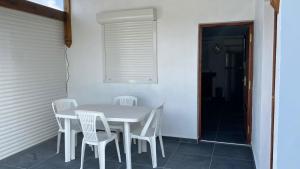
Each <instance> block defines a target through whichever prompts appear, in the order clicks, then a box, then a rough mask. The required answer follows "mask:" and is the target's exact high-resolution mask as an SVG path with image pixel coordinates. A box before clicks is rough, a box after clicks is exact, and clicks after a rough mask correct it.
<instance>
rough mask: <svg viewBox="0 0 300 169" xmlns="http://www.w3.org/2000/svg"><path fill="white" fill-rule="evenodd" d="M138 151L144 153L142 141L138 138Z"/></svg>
mask: <svg viewBox="0 0 300 169" xmlns="http://www.w3.org/2000/svg"><path fill="white" fill-rule="evenodd" d="M138 153H139V154H141V153H142V141H141V140H138Z"/></svg>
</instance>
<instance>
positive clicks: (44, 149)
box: [0, 138, 255, 169]
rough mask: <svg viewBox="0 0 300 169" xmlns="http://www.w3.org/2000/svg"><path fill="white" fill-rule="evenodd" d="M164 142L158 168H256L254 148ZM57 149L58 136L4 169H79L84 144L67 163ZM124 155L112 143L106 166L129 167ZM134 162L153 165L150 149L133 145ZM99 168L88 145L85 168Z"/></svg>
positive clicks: (1, 164)
mask: <svg viewBox="0 0 300 169" xmlns="http://www.w3.org/2000/svg"><path fill="white" fill-rule="evenodd" d="M62 145H63V144H62ZM78 145H81V144H80V143H79V144H78ZM164 145H165V152H166V158H162V156H161V151H160V147H159V146H158V150H157V152H158V169H255V166H254V162H253V158H252V150H251V148H250V147H245V146H235V145H224V144H213V143H205V142H201V143H199V144H195V143H188V142H186V141H179V140H177V141H176V140H175V139H164ZM121 146H122V145H121ZM121 150H122V149H121ZM148 150H149V149H148ZM55 151H56V139H55V138H53V139H50V140H48V141H46V142H44V143H41V144H39V145H37V146H34V147H32V148H30V149H27V150H25V151H23V152H20V153H18V154H16V155H14V156H11V157H9V158H7V159H4V160H2V161H0V169H79V166H80V146H78V147H77V148H76V160H74V161H72V162H69V163H65V162H64V156H63V146H62V147H61V153H60V154H58V155H56V153H55ZM121 155H122V163H119V162H118V161H117V154H116V149H115V145H114V144H109V145H108V146H107V149H106V169H126V167H125V155H124V153H123V151H122V154H121ZM132 162H133V169H151V168H152V164H151V156H150V152H147V153H143V154H138V153H137V146H136V145H133V146H132ZM98 168H99V164H98V160H97V159H95V158H94V156H93V152H92V151H91V150H90V148H87V149H86V159H85V163H84V169H98Z"/></svg>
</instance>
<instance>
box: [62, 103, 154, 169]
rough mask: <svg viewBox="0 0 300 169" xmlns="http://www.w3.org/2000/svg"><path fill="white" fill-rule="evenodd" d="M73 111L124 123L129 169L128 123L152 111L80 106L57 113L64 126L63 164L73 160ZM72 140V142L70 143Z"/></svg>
mask: <svg viewBox="0 0 300 169" xmlns="http://www.w3.org/2000/svg"><path fill="white" fill-rule="evenodd" d="M75 110H89V111H98V112H102V113H104V115H105V117H106V118H107V121H110V122H122V123H124V137H125V143H124V146H125V151H126V152H125V153H126V168H127V169H131V168H132V165H131V144H130V143H131V140H130V123H137V122H141V121H142V120H144V119H145V117H146V115H147V114H149V113H150V112H151V111H152V109H150V108H146V107H130V106H118V105H80V106H78V107H77V108H76V109H72V110H67V111H62V112H57V114H56V117H58V118H63V119H64V125H65V162H69V161H71V160H73V159H75V142H74V141H73V140H75V138H73V139H71V127H70V123H71V119H77V116H76V115H75ZM71 140H72V142H71Z"/></svg>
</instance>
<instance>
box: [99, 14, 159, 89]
mask: <svg viewBox="0 0 300 169" xmlns="http://www.w3.org/2000/svg"><path fill="white" fill-rule="evenodd" d="M97 18H98V22H99V23H100V24H103V25H104V26H103V28H104V48H105V57H104V69H105V70H104V73H105V79H104V82H107V83H157V54H156V30H157V28H156V13H155V10H154V9H142V10H126V11H117V12H107V13H100V14H98V15H97Z"/></svg>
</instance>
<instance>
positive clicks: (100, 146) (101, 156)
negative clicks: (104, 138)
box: [98, 144, 106, 169]
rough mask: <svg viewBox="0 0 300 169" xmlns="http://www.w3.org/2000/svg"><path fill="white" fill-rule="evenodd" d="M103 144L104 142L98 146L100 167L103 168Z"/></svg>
mask: <svg viewBox="0 0 300 169" xmlns="http://www.w3.org/2000/svg"><path fill="white" fill-rule="evenodd" d="M105 146H106V145H105V144H100V145H99V146H98V152H99V166H100V169H105Z"/></svg>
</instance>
